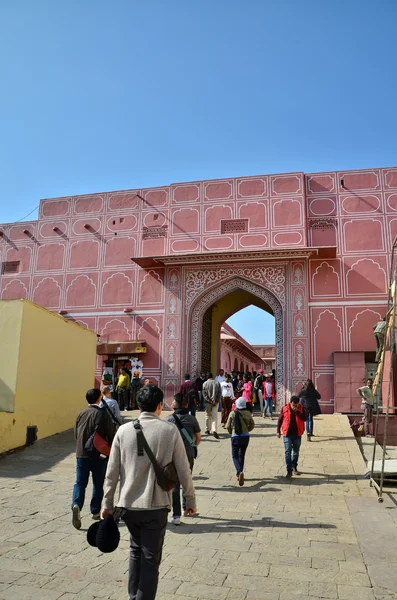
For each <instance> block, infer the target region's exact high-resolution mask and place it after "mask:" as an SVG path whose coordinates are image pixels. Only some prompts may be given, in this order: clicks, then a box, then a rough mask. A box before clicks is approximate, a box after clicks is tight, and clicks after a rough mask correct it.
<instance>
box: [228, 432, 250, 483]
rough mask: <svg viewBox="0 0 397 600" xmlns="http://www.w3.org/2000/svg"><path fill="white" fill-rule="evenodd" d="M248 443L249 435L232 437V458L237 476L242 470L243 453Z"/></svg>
mask: <svg viewBox="0 0 397 600" xmlns="http://www.w3.org/2000/svg"><path fill="white" fill-rule="evenodd" d="M249 443H250V438H249V435H242V436H240V435H239V436H235V437H232V458H233V462H234V466H235V467H236V475H237V477H238V476H239V475H240V473H242V472H243V471H244V460H245V453H246V451H247V448H248V444H249Z"/></svg>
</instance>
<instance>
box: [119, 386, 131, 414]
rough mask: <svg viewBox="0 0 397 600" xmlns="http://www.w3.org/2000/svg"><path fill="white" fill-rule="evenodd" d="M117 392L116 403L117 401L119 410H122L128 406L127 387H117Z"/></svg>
mask: <svg viewBox="0 0 397 600" xmlns="http://www.w3.org/2000/svg"><path fill="white" fill-rule="evenodd" d="M117 393H118V403H119V407H120V410H124V409H125V408H128V401H129V398H128V396H129V394H128V389H127V388H117Z"/></svg>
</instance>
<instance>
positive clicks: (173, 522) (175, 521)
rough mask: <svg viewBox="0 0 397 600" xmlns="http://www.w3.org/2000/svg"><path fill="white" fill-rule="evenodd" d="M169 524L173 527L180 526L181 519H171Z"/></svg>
mask: <svg viewBox="0 0 397 600" xmlns="http://www.w3.org/2000/svg"><path fill="white" fill-rule="evenodd" d="M171 523H172V524H173V525H180V524H181V517H172V521H171Z"/></svg>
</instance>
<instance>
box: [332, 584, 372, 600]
mask: <svg viewBox="0 0 397 600" xmlns="http://www.w3.org/2000/svg"><path fill="white" fill-rule="evenodd" d="M338 596H339V600H353V599H354V598H358V599H359V600H374V599H375V595H374V591H373V589H372V588H362V587H360V588H357V587H354V586H352V585H338Z"/></svg>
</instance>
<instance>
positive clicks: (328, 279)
mask: <svg viewBox="0 0 397 600" xmlns="http://www.w3.org/2000/svg"><path fill="white" fill-rule="evenodd" d="M320 273H321V275H320ZM312 295H313V296H325V297H327V298H328V297H329V296H340V282H339V273H337V272H336V271H335V269H334V267H333V266H332V265H330V264H329V263H328V262H327V261H326V260H324V261H323V262H322V263H321V264H319V265H318V267H317V268H316V270H315V271H314V273H313V277H312Z"/></svg>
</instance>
